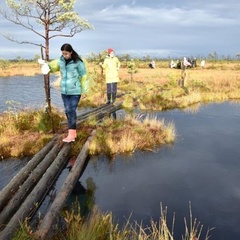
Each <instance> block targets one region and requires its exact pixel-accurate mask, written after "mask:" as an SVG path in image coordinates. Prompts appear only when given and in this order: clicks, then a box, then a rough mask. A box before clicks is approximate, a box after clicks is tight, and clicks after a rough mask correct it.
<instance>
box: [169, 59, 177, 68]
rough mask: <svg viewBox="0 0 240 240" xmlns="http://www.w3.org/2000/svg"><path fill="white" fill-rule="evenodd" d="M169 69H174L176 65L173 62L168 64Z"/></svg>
mask: <svg viewBox="0 0 240 240" xmlns="http://www.w3.org/2000/svg"><path fill="white" fill-rule="evenodd" d="M170 68H176V64H175V62H174V61H173V60H171V62H170Z"/></svg>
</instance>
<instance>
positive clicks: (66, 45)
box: [61, 43, 83, 62]
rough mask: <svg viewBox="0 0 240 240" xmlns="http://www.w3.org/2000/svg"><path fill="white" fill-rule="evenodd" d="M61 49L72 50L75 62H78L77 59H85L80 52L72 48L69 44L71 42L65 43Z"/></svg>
mask: <svg viewBox="0 0 240 240" xmlns="http://www.w3.org/2000/svg"><path fill="white" fill-rule="evenodd" d="M61 51H67V52H71V53H72V56H71V57H72V60H73V61H74V62H77V61H83V60H82V59H81V58H80V57H79V55H78V53H77V52H76V51H74V49H73V48H72V46H71V45H70V44H69V43H65V44H63V45H62V46H61Z"/></svg>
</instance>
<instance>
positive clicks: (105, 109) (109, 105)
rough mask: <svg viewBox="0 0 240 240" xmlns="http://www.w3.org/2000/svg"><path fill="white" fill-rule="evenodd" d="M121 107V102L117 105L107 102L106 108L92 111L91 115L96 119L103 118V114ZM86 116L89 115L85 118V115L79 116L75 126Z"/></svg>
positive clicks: (106, 114)
mask: <svg viewBox="0 0 240 240" xmlns="http://www.w3.org/2000/svg"><path fill="white" fill-rule="evenodd" d="M121 108H122V103H119V104H117V105H112V104H108V105H107V108H104V109H100V111H97V112H95V113H92V114H91V116H95V117H96V119H97V120H100V119H102V118H104V117H105V116H108V115H109V114H111V113H114V112H116V111H118V110H119V109H121ZM88 117H90V115H88V116H87V117H86V118H85V117H84V118H80V119H79V120H78V121H77V127H79V126H80V124H81V123H83V122H85V121H86V120H87V118H88Z"/></svg>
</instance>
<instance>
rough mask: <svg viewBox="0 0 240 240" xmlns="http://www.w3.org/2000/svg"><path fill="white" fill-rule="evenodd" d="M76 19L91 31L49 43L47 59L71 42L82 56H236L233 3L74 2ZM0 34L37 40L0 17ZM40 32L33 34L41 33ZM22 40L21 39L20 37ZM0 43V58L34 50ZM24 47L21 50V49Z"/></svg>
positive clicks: (233, 0)
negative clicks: (109, 53)
mask: <svg viewBox="0 0 240 240" xmlns="http://www.w3.org/2000/svg"><path fill="white" fill-rule="evenodd" d="M75 9H76V12H78V13H79V16H81V17H83V18H85V19H87V20H88V21H89V23H90V24H92V25H93V26H94V27H95V30H86V31H83V32H81V33H79V34H77V35H76V36H74V37H73V38H56V39H53V40H51V45H50V53H51V54H50V57H51V58H55V57H57V56H58V55H59V52H60V46H61V45H62V44H63V43H65V42H69V43H71V44H72V45H73V46H74V47H75V49H76V50H77V51H78V52H79V53H80V54H82V55H84V56H85V55H87V54H91V53H92V52H94V53H99V52H101V51H103V50H105V49H107V48H109V47H111V48H114V49H115V50H116V53H117V54H126V53H128V54H137V55H140V56H142V55H144V56H146V55H157V56H159V57H171V58H174V57H175V58H176V57H183V56H184V55H186V56H189V57H191V56H196V57H199V58H200V57H204V56H208V54H210V53H214V52H216V53H217V54H218V55H219V57H221V56H222V55H224V56H229V55H230V56H233V57H235V56H236V54H238V53H239V47H238V46H239V44H238V38H237V37H236V36H239V35H240V32H239V31H240V29H239V9H240V2H239V1H238V0H229V1H228V2H227V4H226V2H223V1H222V2H221V1H220V2H219V1H216V0H211V1H207V0H201V1H200V0H195V1H176V0H173V1H166V0H163V1H144V0H137V1H129V0H123V1H117V0H104V1H93V0H88V1H77V4H76V6H75ZM0 20H1V21H0V29H1V33H7V34H10V35H14V36H15V37H16V39H18V40H20V41H21V40H29V39H31V40H32V41H34V42H35V43H40V44H41V43H42V44H44V41H43V39H41V38H39V37H38V36H37V35H36V34H33V33H31V32H29V31H28V30H26V29H24V28H21V27H19V26H16V25H14V24H12V23H10V22H6V21H5V19H3V17H1V16H0ZM43 30H44V29H40V28H39V30H38V31H40V32H42V33H43ZM26 36H27V39H26ZM0 39H1V51H0V57H1V58H13V57H17V56H21V57H29V58H33V57H34V56H35V55H36V54H38V55H39V54H40V49H39V48H38V47H36V46H33V45H19V44H16V43H12V42H9V41H8V40H6V39H5V38H3V37H0ZM24 46H25V47H24Z"/></svg>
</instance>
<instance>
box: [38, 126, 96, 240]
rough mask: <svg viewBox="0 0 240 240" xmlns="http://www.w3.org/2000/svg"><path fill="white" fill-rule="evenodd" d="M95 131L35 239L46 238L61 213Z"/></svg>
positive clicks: (78, 174) (77, 177)
mask: <svg viewBox="0 0 240 240" xmlns="http://www.w3.org/2000/svg"><path fill="white" fill-rule="evenodd" d="M95 133H96V130H94V131H93V132H92V133H91V135H90V136H89V137H88V140H87V141H86V143H85V144H84V146H83V148H82V150H81V152H80V154H79V155H78V157H77V159H76V162H75V163H74V165H73V167H72V169H71V171H70V173H69V174H68V177H67V178H66V180H65V182H64V183H63V185H62V188H61V190H60V192H59V193H58V195H57V196H56V198H55V199H54V201H53V203H52V205H51V207H50V209H49V210H48V212H47V214H46V215H45V217H44V218H43V220H42V223H41V225H40V227H39V229H38V231H36V233H35V237H36V238H37V239H39V240H44V239H46V237H47V234H48V233H49V231H50V229H51V227H52V225H53V223H54V221H55V219H56V217H57V215H58V214H59V212H60V211H61V209H62V207H63V206H64V204H65V203H66V201H67V199H68V197H69V195H70V193H71V192H72V190H73V188H74V186H75V185H76V182H77V181H78V179H79V178H80V175H81V174H82V171H83V168H84V166H85V163H86V159H87V157H88V153H89V144H90V142H91V141H92V138H93V136H94V135H95Z"/></svg>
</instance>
